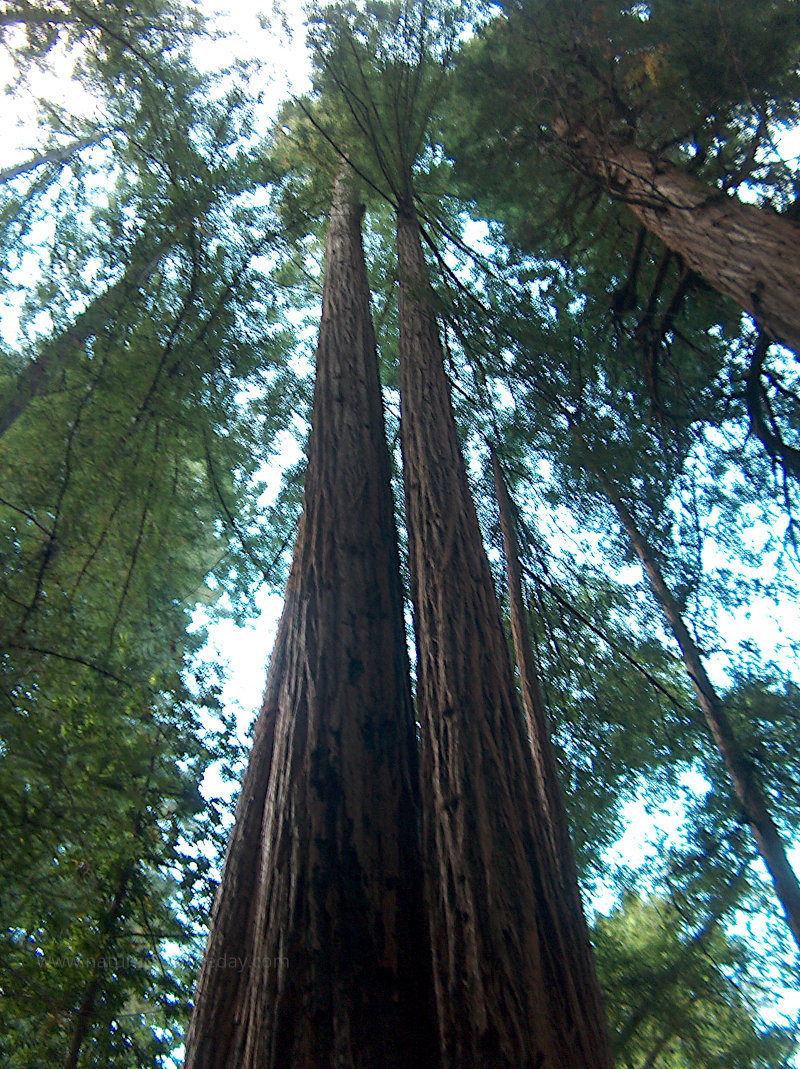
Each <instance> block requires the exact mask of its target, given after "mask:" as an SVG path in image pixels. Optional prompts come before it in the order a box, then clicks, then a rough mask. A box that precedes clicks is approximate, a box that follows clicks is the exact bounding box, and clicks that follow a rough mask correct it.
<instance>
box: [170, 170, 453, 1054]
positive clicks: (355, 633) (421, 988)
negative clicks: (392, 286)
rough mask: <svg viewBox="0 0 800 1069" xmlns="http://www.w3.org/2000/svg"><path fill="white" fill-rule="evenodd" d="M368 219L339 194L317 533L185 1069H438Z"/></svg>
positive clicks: (222, 901) (329, 285)
mask: <svg viewBox="0 0 800 1069" xmlns="http://www.w3.org/2000/svg"><path fill="white" fill-rule="evenodd" d="M360 219H361V209H360V208H359V207H358V206H357V205H356V204H354V203H353V201H352V199H351V197H350V194H349V191H348V183H347V181H346V179H345V178H344V177H340V179H339V180H338V181H337V184H336V190H335V194H334V203H333V207H332V210H331V218H330V229H329V232H328V243H327V249H326V258H325V284H324V292H323V313H322V322H321V325H320V335H319V347H318V352H317V378H316V386H315V393H314V405H313V414H312V432H311V438H310V444H309V463H308V471H307V475H306V487H305V498H304V514H303V518H302V521H301V525H300V529H299V532H298V537H297V543H296V545H295V551H294V560H293V564H292V573H291V577H290V580H289V585H288V589H287V600H286V606H285V609H284V614H283V618H282V620H281V624H280V628H279V634H278V640H277V643H276V649H275V652H274V654H273V657H272V661H271V664H270V671H269V677H268V682H267V690H266V694H265V698H264V706H263V708H262V712H261V716H260V718H259V721H258V726H257V731H256V738H255V742H254V749H253V755H252V758H251V763H250V768H249V769H248V773H247V776H246V779H245V784H244V786H243V789H242V795H241V798H240V801H239V807H238V810H237V816H236V825H235V828H234V833H233V838H232V840H231V845H230V847H229V850H228V856H227V859H226V863H225V871H224V875H223V880H222V885H221V887H220V890H219V894H218V899H217V903H216V906H215V914H214V918H213V925H212V932H211V935H210V939H209V945H208V949H207V952H206V958H205V961H204V965H203V970H202V974H201V978H200V982H199V986H198V991H197V998H196V1005H195V1012H194V1017H193V1020H192V1025H191V1029H190V1033H189V1037H188V1040H187V1055H186V1063H185V1064H186V1067H187V1069H212V1067H213V1069H223V1067H225V1069H256V1067H257V1069H267V1067H275V1069H284V1067H286V1066H292V1067H293V1069H324V1067H334V1066H336V1067H342V1069H350V1067H353V1069H355V1067H363V1069H368V1067H369V1069H384V1067H385V1069H403V1067H407V1069H427V1067H433V1066H436V1065H437V1064H438V1038H437V1034H436V1028H435V1016H434V1010H433V995H432V981H431V972H430V969H431V965H430V938H429V935H428V932H427V922H426V915H425V909H424V899H423V874H422V866H421V856H420V849H419V812H418V768H417V760H416V732H415V723H414V717H413V710H412V702H411V691H410V683H409V666H408V660H407V653H406V645H405V632H404V625H403V601H402V590H401V584H400V575H399V564H398V553H397V542H396V535H395V529H394V511H393V504H392V497H391V490H390V483H389V478H390V466H389V457H388V453H387V448H386V441H385V434H384V421H383V410H382V403H381V393H380V383H379V379H378V369H377V359H376V351H375V340H374V335H373V329H372V323H371V319H370V310H369V291H368V286H367V277H366V270H365V266H364V257H363V251H362V246H361V231H360Z"/></svg>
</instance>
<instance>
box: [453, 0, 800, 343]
mask: <svg viewBox="0 0 800 1069" xmlns="http://www.w3.org/2000/svg"><path fill="white" fill-rule="evenodd" d="M797 49H798V39H797V19H796V11H795V5H794V4H793V3H791V2H787V3H773V4H770V5H769V7H768V8H766V9H764V10H762V11H759V12H758V13H755V12H754V10H753V8H752V7H751V6H750V5H748V4H745V3H731V4H726V5H725V8H724V9H722V8H721V7H720V6H719V5H718V4H715V3H711V2H709V3H700V4H694V5H692V9H691V12H689V11H687V9H686V5H685V4H683V3H672V2H670V0H656V2H653V3H650V4H638V5H633V6H631V5H624V4H614V3H595V2H586V3H583V2H577V3H571V4H554V3H548V2H536V0H534V2H531V3H525V2H524V3H512V4H508V5H505V6H504V8H503V12H502V16H501V17H500V18H497V19H494V20H492V21H490V22H489V23H488V25H487V26H486V27H485V30H484V32H483V33H482V35H481V36H480V38H479V40H478V41H476V42H475V43H474V44H473V45H470V46H469V47H468V50H467V51H468V53H469V55H468V57H467V62H466V63H465V64H464V66H463V67H462V68H461V69H462V71H463V79H464V84H463V90H462V96H461V103H462V104H464V105H465V107H464V109H463V110H462V108H459V113H460V114H461V115H462V116H463V115H464V114H465V113H466V114H470V112H471V113H472V114H474V115H475V121H474V122H473V123H472V124H471V125H469V124H468V123H465V122H463V121H462V122H461V123H460V124H459V127H458V135H459V146H460V148H459V150H458V151H459V153H460V154H461V155H463V156H464V158H465V160H466V162H467V167H468V168H472V169H473V170H474V173H475V174H476V175H479V176H480V177H479V178H478V181H479V182H480V183H481V185H482V187H483V189H496V188H501V189H502V188H506V189H509V188H510V189H512V190H514V192H513V193H512V196H514V197H515V198H516V199H517V201H518V203H520V196H521V197H522V198H524V200H523V201H522V202H521V204H520V206H521V207H522V209H523V211H525V210H526V208H525V207H524V205H525V204H527V205H528V206H530V205H531V203H532V202H533V203H535V201H536V200H537V199H539V198H541V196H542V192H543V190H542V185H543V183H544V185H545V188H546V185H547V179H546V178H545V177H544V176H545V175H546V174H547V173H549V172H551V171H552V170H553V165H554V164H555V165H556V174H557V175H559V176H560V177H561V179H562V181H563V176H564V174H565V173H569V172H572V173H573V174H575V175H577V176H578V177H579V181H580V182H581V183H582V187H583V189H584V191H585V190H586V189H587V188H588V189H591V188H592V187H594V189H595V190H598V191H600V192H601V193H602V194H605V195H607V196H611V197H613V198H615V199H617V200H619V201H621V202H622V203H624V204H625V205H626V206H627V207H628V209H629V211H630V212H632V213H633V215H634V216H636V218H637V219H638V220H639V222H640V223H641V224H642V225H643V226H644V227H645V228H647V229H648V230H649V231H651V232H652V233H653V234H656V235H657V236H658V237H659V238H660V239H661V240H662V241H663V242H664V244H665V245H666V246H667V247H668V248H669V249H671V250H672V251H673V252H674V253H677V254H678V255H679V256H680V257H681V259H682V261H683V263H684V264H685V266H686V267H687V268H689V269H691V270H692V271H696V272H697V273H698V274H700V275H701V276H702V277H703V278H704V279H705V280H706V281H707V282H708V283H710V284H711V285H712V286H713V287H714V288H715V289H717V290H718V291H719V292H720V293H723V294H725V295H726V296H728V297H731V298H732V299H733V300H734V301H735V302H736V303H737V304H738V305H739V307H740V308H743V309H745V310H746V311H748V312H749V313H750V314H751V315H752V316H753V317H754V318H755V319H757V320H758V321H759V323H760V324H761V325H762V327H763V329H764V330H765V331H766V332H767V333H768V334H769V335H770V337H772V338H774V339H776V340H779V341H782V342H784V343H785V344H787V345H789V346H790V347H792V348H794V349H797V348H798V346H800V331H798V323H797V321H796V314H795V313H796V309H795V304H796V302H795V301H794V299H793V297H792V292H793V289H794V288H795V283H794V281H793V279H794V271H795V270H796V256H795V251H796V249H797V233H796V230H797V228H796V224H795V222H794V221H793V219H792V218H791V216H790V212H789V209H790V208H791V205H792V204H793V202H794V198H795V188H796V186H795V176H794V175H793V172H792V169H791V167H789V166H787V165H786V164H785V163H782V162H781V161H780V159H778V160H777V161H776V160H775V158H774V157H775V151H774V145H775V140H774V139H775V137H776V136H777V135H778V134H779V133H780V132H781V131H785V129H786V128H787V125H788V124H790V123H791V122H792V121H794V120H796V118H797V103H796V101H797V95H798V94H797V64H796V61H797ZM523 84H524V85H526V86H527V87H528V89H527V91H526V92H525V93H524V94H523V95H520V93H519V88H518V87H519V86H520V85H523ZM467 131H469V132H467ZM743 183H748V184H749V185H752V186H754V187H755V189H756V191H757V193H758V195H759V197H760V199H761V201H762V203H763V204H764V205H766V204H769V205H770V207H769V209H766V210H765V207H759V206H756V205H753V204H748V203H743V202H742V201H741V200H739V199H737V198H736V197H735V196H734V195H733V194H734V193H735V191H736V190H737V189H738V188H739V187H740V186H742V184H743ZM473 188H474V187H473ZM523 189H524V190H525V192H524V193H522V190H523ZM548 192H549V191H548ZM775 209H777V212H778V213H779V214H777V215H776V212H775Z"/></svg>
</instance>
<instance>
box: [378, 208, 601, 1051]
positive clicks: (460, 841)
mask: <svg viewBox="0 0 800 1069" xmlns="http://www.w3.org/2000/svg"><path fill="white" fill-rule="evenodd" d="M397 249H398V264H399V277H400V298H399V299H400V390H401V399H402V400H401V406H402V411H401V434H402V446H403V457H404V470H405V480H406V484H405V485H406V517H407V524H408V530H409V553H410V565H411V583H412V597H413V601H414V614H415V619H414V627H415V631H416V638H417V704H418V712H419V716H420V720H421V723H422V742H421V772H422V776H421V782H422V790H423V840H424V849H425V854H426V861H427V865H428V868H429V874H430V886H429V899H430V902H431V923H432V929H433V953H434V976H435V982H436V994H437V1002H438V1007H439V1018H440V1027H441V1028H442V1033H443V1035H442V1040H443V1060H444V1063H445V1066H446V1067H447V1069H456V1067H457V1069H470V1067H478V1066H480V1067H489V1066H491V1067H508V1069H527V1067H531V1069H532V1067H534V1066H536V1067H539V1069H556V1067H558V1069H567V1067H574V1069H578V1067H580V1069H588V1067H598V1069H599V1067H600V1066H603V1067H609V1066H610V1064H611V1061H610V1056H609V1054H608V1046H607V1040H606V1034H605V1025H604V1021H603V1019H602V1014H601V1012H600V1010H599V997H595V995H594V994H593V993H592V990H593V985H594V976H593V972H592V971H591V970H587V967H586V961H585V960H584V958H583V957H582V956H579V955H577V954H576V951H575V948H576V946H583V945H584V942H585V940H584V934H583V932H581V933H576V932H575V931H572V930H571V928H572V926H573V925H574V924H575V921H576V918H575V917H574V916H573V915H571V913H570V911H569V909H567V910H564V909H563V901H562V896H561V895H560V893H559V891H558V882H559V876H558V870H557V868H556V866H555V862H554V859H553V856H552V848H551V846H550V836H551V829H550V827H549V822H548V816H547V812H546V810H544V811H543V809H544V807H543V805H542V801H541V799H542V797H543V794H542V790H541V789H540V788H539V787H537V784H536V773H535V770H534V767H533V761H532V757H531V750H530V746H529V743H528V739H527V736H526V731H525V724H524V720H523V715H522V711H521V709H520V707H519V702H518V699H517V695H516V688H515V684H514V679H513V675H512V669H511V662H510V658H509V652H508V646H507V643H506V639H505V635H504V632H503V626H502V621H501V618H500V610H499V605H498V603H497V598H496V595H495V591H494V587H493V583H492V578H491V573H490V571H489V565H488V561H487V559H486V554H485V551H484V548H483V544H482V541H481V536H480V529H479V527H478V520H477V516H476V513H475V509H474V505H473V503H472V499H471V496H470V493H469V487H468V483H467V477H466V471H465V468H464V462H463V459H462V456H461V452H460V448H459V443H458V437H457V433H456V426H455V422H454V419H453V413H452V408H451V404H450V394H449V387H448V383H447V379H446V377H445V373H444V367H443V362H442V349H441V343H440V340H439V335H438V329H437V324H436V321H435V319H434V317H433V315H432V314H431V311H430V308H431V303H430V296H431V295H430V290H429V287H428V283H427V270H426V265H425V262H424V258H423V255H422V248H421V244H420V236H419V229H418V225H417V221H416V218H415V217H414V215H413V214H412V213H411V212H410V211H405V212H403V211H401V212H400V213H399V214H398V229H397ZM575 893H576V894H577V889H576V892H575Z"/></svg>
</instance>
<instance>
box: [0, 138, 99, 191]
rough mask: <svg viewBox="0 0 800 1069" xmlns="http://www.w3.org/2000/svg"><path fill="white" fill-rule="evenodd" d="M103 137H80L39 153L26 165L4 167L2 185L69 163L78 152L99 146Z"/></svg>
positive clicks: (0, 171)
mask: <svg viewBox="0 0 800 1069" xmlns="http://www.w3.org/2000/svg"><path fill="white" fill-rule="evenodd" d="M103 136H104V135H103V134H100V133H97V134H92V135H91V136H89V137H79V138H76V139H75V140H74V141H70V142H69V143H68V144H66V145H59V146H58V148H51V149H48V150H47V151H46V152H40V153H37V155H35V156H32V157H31V158H30V159H28V160H25V162H24V163H17V164H14V165H13V166H11V167H4V168H3V169H2V170H0V185H3V184H4V183H6V182H10V181H11V180H12V179H13V178H19V176H20V175H22V174H28V173H29V172H30V171H35V170H37V168H39V167H44V166H45V165H46V164H48V163H67V161H68V160H69V159H71V157H72V156H74V155H75V154H76V153H77V152H80V151H81V150H82V149H85V148H88V147H89V145H96V144H98V143H99V142H100V141H101V140H102V138H103Z"/></svg>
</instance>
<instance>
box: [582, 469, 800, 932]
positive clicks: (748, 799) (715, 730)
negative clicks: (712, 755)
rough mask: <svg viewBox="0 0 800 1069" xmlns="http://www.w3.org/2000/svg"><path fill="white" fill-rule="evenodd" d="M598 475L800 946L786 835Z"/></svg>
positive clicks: (616, 497) (639, 541)
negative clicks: (673, 642)
mask: <svg viewBox="0 0 800 1069" xmlns="http://www.w3.org/2000/svg"><path fill="white" fill-rule="evenodd" d="M597 474H598V478H599V480H600V485H601V486H602V488H603V491H604V493H605V495H606V497H607V498H608V500H609V501H610V502H611V504H612V505H613V506H614V508H615V509H616V511H617V515H618V516H619V518H620V522H621V523H622V526H623V527H624V528H625V530H626V531H627V533H628V537H629V538H630V540H631V545H632V546H633V548H634V550H635V552H636V555H637V556H638V558H639V560H640V561H641V563H642V567H643V568H644V570H645V574H646V575H647V578H648V579H649V581H650V585H651V587H652V589H653V593H654V594H655V596H656V598H657V600H658V602H659V604H660V605H661V608H662V610H663V612H664V615H665V616H666V618H667V621H668V623H669V625H670V627H671V629H672V633H673V635H674V636H675V639H676V641H677V643H678V645H679V646H680V648H681V653H682V655H683V662H684V664H685V666H686V670H687V672H688V673H689V678H690V679H691V681H692V685H693V687H694V689H695V692H696V694H697V700H698V702H699V704H700V708H701V709H702V711H703V715H704V716H705V720H706V724H707V725H708V730H709V731H710V733H711V736H712V738H713V739H714V742H715V743H716V745H717V748H718V750H719V752H720V754H721V755H722V759H723V761H724V763H725V768H726V771H727V773H728V776H729V778H730V782H731V786H732V787H733V791H734V794H735V795H736V798H737V799H738V801H739V804H740V805H741V807H742V812H743V813H744V816H745V819H746V820H747V822H748V824H749V825H750V828H751V830H752V832H753V837H754V838H755V840H756V845H757V846H758V850H759V853H760V854H761V857H762V858H763V861H764V864H765V865H766V867H767V871H768V872H769V874H770V877H771V879H772V883H773V886H774V888H775V894H776V895H777V897H778V900H779V901H780V903H781V905H782V906H783V909H784V913H785V914H786V920H787V922H788V924H789V928H790V929H791V932H792V934H793V936H794V938H795V941H796V942H797V945H798V947H800V882H798V879H797V875H796V874H795V872H794V869H793V868H792V866H791V863H790V861H789V858H788V856H787V854H786V847H785V845H784V843H783V840H782V838H781V834H780V832H779V831H778V828H777V826H776V824H775V821H774V820H773V819H772V816H771V815H770V812H769V806H768V803H767V799H766V797H765V795H764V792H763V790H762V789H761V785H760V783H759V782H758V779H757V777H756V774H755V771H754V769H753V766H752V765H751V763H750V761H749V760H748V758H747V756H746V754H745V753H744V751H743V750H742V747H741V745H740V744H739V740H738V739H737V738H736V733H735V731H734V729H733V725H732V724H731V722H730V720H729V719H728V717H727V714H726V713H725V707H724V705H723V702H722V699H721V698H720V697H719V695H718V694H717V692H716V690H715V688H714V685H713V683H712V682H711V680H710V679H709V678H708V674H707V672H706V670H705V667H704V665H703V660H702V657H701V656H700V650H699V649H698V648H697V644H696V643H695V641H694V639H693V638H692V636H691V634H690V633H689V629H688V628H687V627H686V624H685V623H684V621H683V617H682V615H681V611H680V608H679V606H678V603H677V602H676V601H675V598H674V597H673V596H672V592H671V590H670V589H669V587H668V585H667V582H666V580H665V578H664V574H663V572H662V571H661V568H660V566H659V563H658V560H657V558H656V555H655V553H653V551H652V549H651V548H650V546H649V544H648V542H647V539H646V538H645V536H644V535H643V534H642V532H641V531H640V530H639V528H638V526H637V524H636V521H635V520H634V518H633V516H632V515H631V513H630V511H629V510H628V509H627V508H626V506H625V504H624V502H623V500H622V498H621V496H620V494H619V492H618V490H617V488H616V486H614V484H613V483H612V482H611V481H610V480H609V479H607V478H606V477H605V475H603V474H602V473H601V472H598V473H597Z"/></svg>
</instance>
